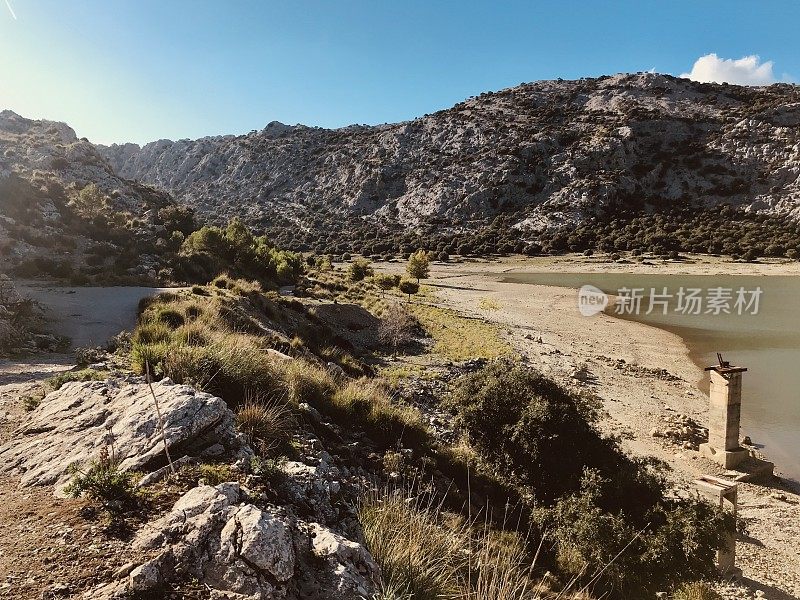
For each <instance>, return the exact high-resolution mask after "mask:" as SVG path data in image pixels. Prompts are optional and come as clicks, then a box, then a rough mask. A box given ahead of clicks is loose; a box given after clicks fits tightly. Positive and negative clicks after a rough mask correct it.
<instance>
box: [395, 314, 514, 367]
mask: <svg viewBox="0 0 800 600" xmlns="http://www.w3.org/2000/svg"><path fill="white" fill-rule="evenodd" d="M407 308H408V310H409V311H410V312H411V313H412V314H414V316H415V317H417V319H418V320H419V322H420V323H421V324H422V327H423V328H424V329H425V331H426V332H427V333H428V335H430V336H431V337H432V338H433V340H434V346H433V351H434V352H436V353H437V354H439V355H441V356H443V357H445V358H448V359H450V360H467V359H470V358H485V359H493V358H498V357H502V356H509V355H511V354H512V349H511V346H510V345H509V344H508V342H506V341H505V340H503V339H502V337H501V336H500V332H499V330H498V328H497V327H496V326H495V325H492V324H491V323H486V322H484V321H480V320H478V319H470V318H468V317H463V316H461V315H459V314H458V313H457V312H456V311H454V310H451V309H449V308H441V307H438V306H429V305H422V304H409V305H408V306H407Z"/></svg>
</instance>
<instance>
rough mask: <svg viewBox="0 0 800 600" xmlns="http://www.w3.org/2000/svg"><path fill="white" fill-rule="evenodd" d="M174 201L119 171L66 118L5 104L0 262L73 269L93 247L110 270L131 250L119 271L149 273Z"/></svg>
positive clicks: (22, 268) (34, 270) (3, 266)
mask: <svg viewBox="0 0 800 600" xmlns="http://www.w3.org/2000/svg"><path fill="white" fill-rule="evenodd" d="M171 205H174V202H173V200H172V198H171V197H170V195H169V194H168V193H167V192H164V191H159V190H156V189H154V188H152V187H150V186H147V185H144V184H141V183H138V182H136V181H130V180H127V179H124V178H123V177H121V176H119V175H118V174H117V173H116V172H115V171H114V169H113V168H112V167H111V165H110V164H109V163H108V161H106V159H105V158H104V157H103V156H102V155H101V154H100V153H99V151H98V149H97V148H96V147H95V146H94V145H93V144H91V143H90V142H89V141H88V140H86V139H79V138H78V137H77V135H76V134H75V132H74V131H73V130H72V129H71V128H70V127H69V126H68V125H66V124H64V123H57V122H53V121H46V120H32V119H26V118H24V117H21V116H19V115H17V114H15V113H13V112H11V111H8V110H6V111H2V112H0V270H16V271H17V272H18V274H20V275H23V276H36V275H39V274H42V273H44V274H47V275H50V276H71V275H72V273H73V267H74V266H75V265H85V261H86V259H87V256H88V255H93V256H94V257H95V258H94V259H90V260H92V261H93V262H94V264H93V265H92V266H93V267H96V268H97V269H99V270H101V271H103V270H105V271H107V272H110V271H112V270H113V269H112V268H109V267H110V266H111V265H110V264H109V261H111V260H113V259H116V258H119V257H120V256H122V255H123V254H125V253H129V254H130V257H128V258H129V259H130V260H128V259H126V260H125V261H122V263H125V264H122V263H120V264H118V265H117V266H118V267H119V272H120V273H119V274H121V275H122V274H129V275H130V274H133V273H127V271H128V270H129V268H132V269H134V271H141V270H142V268H143V269H144V271H142V272H141V273H139V274H143V273H145V272H147V271H150V270H152V268H151V267H152V265H149V264H148V263H151V262H153V261H152V260H150V259H148V257H147V254H151V253H152V248H153V244H154V243H155V237H154V236H156V235H157V234H158V233H159V232H160V231H161V230H163V229H164V228H163V224H162V223H161V222H160V218H159V211H160V210H161V209H164V208H166V207H168V206H171ZM134 257H136V259H135V260H134ZM134 263H136V264H134Z"/></svg>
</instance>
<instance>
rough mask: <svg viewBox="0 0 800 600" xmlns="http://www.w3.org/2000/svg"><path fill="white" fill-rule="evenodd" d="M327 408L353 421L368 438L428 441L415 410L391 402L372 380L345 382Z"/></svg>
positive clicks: (388, 441) (387, 441) (416, 443)
mask: <svg viewBox="0 0 800 600" xmlns="http://www.w3.org/2000/svg"><path fill="white" fill-rule="evenodd" d="M329 410H330V412H333V413H334V415H335V416H336V417H338V418H339V419H340V420H343V421H344V420H350V421H351V422H352V421H355V422H357V423H358V424H359V425H361V426H362V427H363V428H364V430H365V431H366V433H367V434H368V435H370V437H372V438H373V439H374V440H375V441H377V442H381V443H384V444H385V445H388V444H391V443H394V442H395V441H401V442H402V444H404V445H410V446H420V445H423V444H425V443H427V441H428V436H429V434H428V429H427V427H426V426H425V424H424V422H423V421H422V417H421V416H420V414H419V411H417V410H415V409H414V408H412V407H410V406H405V405H401V404H396V403H394V402H392V400H391V399H390V398H389V395H388V394H387V392H386V390H385V389H384V387H383V386H381V385H380V383H379V382H376V381H375V380H370V379H364V378H362V379H358V380H354V381H349V382H347V383H346V384H345V385H344V387H342V388H340V389H338V390H337V391H336V393H335V394H334V395H333V397H332V398H331V399H330V405H329Z"/></svg>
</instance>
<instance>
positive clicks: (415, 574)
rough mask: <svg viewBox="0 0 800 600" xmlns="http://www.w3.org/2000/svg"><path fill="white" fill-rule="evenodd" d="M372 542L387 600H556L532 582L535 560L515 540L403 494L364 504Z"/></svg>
mask: <svg viewBox="0 0 800 600" xmlns="http://www.w3.org/2000/svg"><path fill="white" fill-rule="evenodd" d="M359 518H360V520H361V523H362V526H363V528H364V538H365V541H366V544H367V547H368V548H369V550H370V552H371V553H372V555H373V556H374V557H375V560H376V561H377V562H378V563H379V564H380V566H381V569H382V571H383V576H384V577H383V579H384V583H385V589H384V591H383V597H384V598H395V599H400V598H403V599H405V598H410V599H413V600H434V599H435V600H536V599H539V598H547V597H550V594H549V593H548V592H547V589H546V588H545V586H543V585H542V584H541V583H539V582H536V581H535V580H534V578H533V577H532V570H533V567H534V563H535V558H529V559H528V560H526V559H525V557H526V556H527V551H526V548H525V546H526V543H525V540H524V539H523V538H521V537H520V536H519V535H517V534H515V533H510V532H496V531H493V530H491V529H490V528H489V527H488V526H486V525H481V524H477V523H474V522H470V521H469V520H465V519H463V518H461V517H459V516H458V515H453V514H450V513H446V512H444V511H443V510H442V509H441V505H436V504H433V503H431V502H427V503H426V502H424V501H420V500H419V499H418V498H414V497H411V496H409V495H408V494H406V493H404V492H401V491H384V492H380V493H375V494H372V495H370V496H368V497H367V498H366V499H364V500H363V501H362V503H361V506H360V509H359Z"/></svg>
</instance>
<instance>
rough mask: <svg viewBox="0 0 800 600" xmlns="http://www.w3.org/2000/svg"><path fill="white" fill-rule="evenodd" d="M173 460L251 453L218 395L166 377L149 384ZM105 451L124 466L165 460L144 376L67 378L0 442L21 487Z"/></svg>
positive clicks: (5, 466) (150, 466)
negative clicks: (77, 379)
mask: <svg viewBox="0 0 800 600" xmlns="http://www.w3.org/2000/svg"><path fill="white" fill-rule="evenodd" d="M153 391H154V392H155V394H156V397H157V398H158V403H159V407H160V409H161V414H162V416H163V419H164V438H165V439H166V443H167V446H168V447H169V449H170V453H171V456H172V458H173V459H179V458H181V457H182V456H186V455H189V456H214V457H223V456H226V457H228V458H231V459H232V460H237V459H241V458H246V457H247V456H249V455H250V454H251V451H250V449H249V448H248V447H247V445H246V441H245V439H244V437H243V436H241V435H240V434H239V433H237V431H236V428H235V421H234V414H233V412H232V411H231V410H230V409H229V408H228V406H227V405H226V404H225V402H224V401H223V400H221V399H220V398H216V397H214V396H211V395H210V394H207V393H204V392H199V391H197V390H195V389H194V388H192V387H189V386H185V385H176V384H174V383H173V382H171V381H170V380H169V379H164V380H162V381H160V382H157V383H154V384H153ZM103 451H105V452H109V453H110V454H112V455H113V458H115V459H116V460H117V461H118V462H119V467H120V468H121V469H122V470H129V471H140V472H144V473H149V472H151V471H154V470H156V469H158V468H160V467H162V466H163V465H164V464H165V463H166V458H165V455H164V447H163V442H162V436H161V431H160V429H159V422H158V416H157V413H156V408H155V404H154V400H153V396H152V394H151V392H150V389H149V387H148V385H147V384H146V383H145V382H144V381H143V379H141V378H135V377H134V378H118V379H110V380H107V381H88V382H71V383H67V384H65V385H64V386H63V387H61V388H60V389H59V390H57V391H55V392H52V393H50V394H48V395H47V396H46V397H45V398H44V400H42V402H41V404H40V405H39V406H38V407H37V408H36V409H35V410H34V411H32V412H31V413H30V415H29V416H28V417H27V419H26V420H25V421H24V422H23V423H22V425H21V427H20V430H19V435H17V436H15V437H14V439H12V440H11V441H9V442H8V443H6V444H5V445H4V446H2V447H0V469H2V470H4V471H7V472H14V473H18V474H19V475H20V478H21V485H23V486H44V485H53V486H55V488H56V493H57V494H58V493H60V492H61V491H63V487H64V485H65V484H66V483H68V481H69V473H68V471H69V467H70V465H72V464H75V463H78V464H86V463H88V462H90V461H92V460H96V459H98V458H99V456H100V454H101V452H103Z"/></svg>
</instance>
